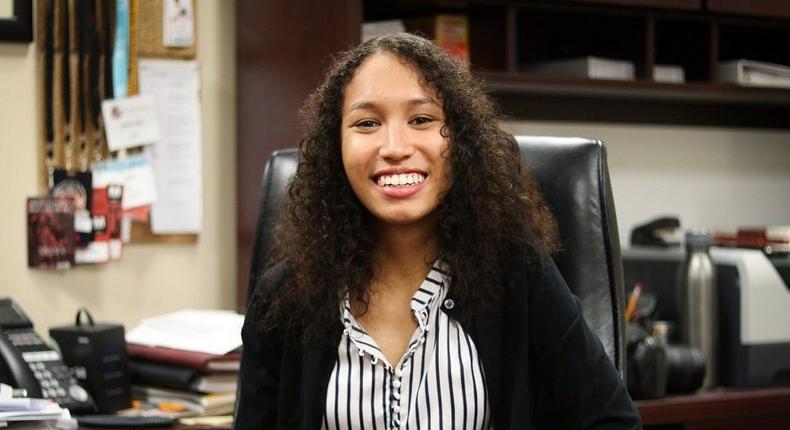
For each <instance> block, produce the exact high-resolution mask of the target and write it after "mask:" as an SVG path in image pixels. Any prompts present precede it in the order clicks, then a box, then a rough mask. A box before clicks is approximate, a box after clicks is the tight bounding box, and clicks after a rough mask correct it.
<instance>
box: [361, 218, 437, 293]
mask: <svg viewBox="0 0 790 430" xmlns="http://www.w3.org/2000/svg"><path fill="white" fill-rule="evenodd" d="M374 234H375V237H376V239H375V240H376V246H375V248H374V251H373V267H374V284H376V285H375V288H374V289H379V290H380V289H390V288H397V289H402V288H407V289H411V290H412V291H411V292H412V293H413V290H414V289H416V288H417V287H418V286H419V285H420V283H421V282H422V280H423V279H424V278H425V276H426V275H427V274H428V271H429V270H430V267H431V264H432V263H433V261H434V260H435V259H436V256H437V249H436V225H435V223H420V224H418V225H414V224H410V225H392V224H388V225H377V226H376V227H374Z"/></svg>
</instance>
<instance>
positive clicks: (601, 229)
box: [248, 136, 625, 375]
mask: <svg viewBox="0 0 790 430" xmlns="http://www.w3.org/2000/svg"><path fill="white" fill-rule="evenodd" d="M516 139H517V141H518V144H519V148H520V149H521V160H522V162H523V163H524V164H525V165H526V166H527V167H529V168H530V169H531V170H532V172H533V174H534V175H535V178H536V180H537V182H538V184H539V186H540V189H541V192H542V193H543V194H544V196H545V199H546V201H547V203H548V205H549V207H551V210H552V212H553V213H554V216H555V217H556V218H557V223H558V226H559V231H560V240H561V246H562V251H561V252H560V253H559V255H557V256H556V257H555V261H556V263H557V266H558V267H559V270H560V272H561V273H562V275H563V276H564V277H565V280H566V281H567V282H568V285H569V286H570V288H571V291H573V293H574V294H575V295H576V296H578V297H579V299H580V300H581V301H582V305H583V308H584V317H585V319H586V320H587V323H588V324H589V325H590V327H592V329H593V331H595V333H597V334H598V337H599V338H600V339H601V341H602V342H603V345H604V348H605V349H606V353H607V354H608V355H609V358H611V359H612V362H613V363H614V364H615V367H616V368H617V369H618V370H619V371H620V373H621V375H624V374H625V343H624V342H625V336H624V322H623V301H624V298H623V296H624V290H623V269H622V260H621V257H620V240H619V237H618V233H617V220H616V219H615V211H614V202H613V201H612V191H611V186H610V184H609V170H608V167H607V164H606V149H605V148H604V146H603V144H602V143H601V142H600V141H597V140H590V139H582V138H559V137H540V136H517V138H516ZM295 171H296V150H295V149H285V150H279V151H275V152H274V153H272V155H271V157H269V161H268V162H267V163H266V168H265V169H264V171H263V184H262V187H261V197H260V204H259V207H258V214H259V215H258V224H257V226H256V232H255V242H254V248H253V252H252V265H251V270H250V284H249V294H248V295H251V294H252V291H253V290H254V288H255V285H256V281H257V278H258V276H259V275H260V273H261V270H262V269H263V268H264V267H265V266H266V256H267V255H268V252H269V250H270V249H271V247H272V242H273V239H274V237H273V236H274V235H273V232H274V225H275V223H276V220H277V219H278V218H279V216H280V212H281V211H282V208H283V206H284V200H285V198H286V193H285V189H286V185H287V183H288V180H289V179H290V177H291V175H293V173H294V172H295Z"/></svg>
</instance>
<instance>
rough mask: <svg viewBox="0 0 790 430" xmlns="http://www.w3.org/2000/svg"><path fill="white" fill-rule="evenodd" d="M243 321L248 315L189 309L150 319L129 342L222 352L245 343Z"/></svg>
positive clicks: (214, 352) (132, 332)
mask: <svg viewBox="0 0 790 430" xmlns="http://www.w3.org/2000/svg"><path fill="white" fill-rule="evenodd" d="M243 324H244V315H240V314H237V313H236V312H233V311H224V310H194V309H185V310H182V311H177V312H173V313H169V314H164V315H159V316H156V317H153V318H146V319H145V320H143V321H142V323H140V325H138V326H137V327H135V328H134V329H132V330H130V331H128V332H127V333H126V341H127V342H130V343H137V344H141V345H149V346H162V347H167V348H174V349H184V350H187V351H197V352H206V353H209V354H220V355H222V354H227V353H228V352H231V351H233V350H234V349H236V348H238V347H240V346H241V327H242V325H243Z"/></svg>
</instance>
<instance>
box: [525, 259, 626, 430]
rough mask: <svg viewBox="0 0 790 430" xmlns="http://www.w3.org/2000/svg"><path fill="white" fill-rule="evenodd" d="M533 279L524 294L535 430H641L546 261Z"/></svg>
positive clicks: (573, 301)
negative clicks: (552, 429) (526, 305)
mask: <svg viewBox="0 0 790 430" xmlns="http://www.w3.org/2000/svg"><path fill="white" fill-rule="evenodd" d="M537 278H538V279H534V280H532V282H530V284H531V285H529V289H528V290H529V293H528V294H529V298H528V307H529V309H528V315H529V321H528V324H529V339H530V370H531V372H530V375H531V376H530V378H531V380H532V382H533V383H535V385H534V386H533V387H534V389H537V390H538V391H539V392H538V393H533V394H537V395H535V396H534V398H535V399H536V404H535V405H534V409H533V411H534V413H535V414H536V417H535V418H536V422H537V424H538V425H537V426H536V428H555V429H559V428H563V429H641V428H642V426H641V424H640V418H639V413H638V412H637V410H636V407H635V406H634V404H633V402H632V401H631V398H630V396H629V395H628V392H627V391H626V388H625V385H624V383H623V380H622V379H621V378H620V375H619V374H618V372H617V370H616V369H615V368H614V365H613V363H612V362H611V360H610V359H609V357H608V356H607V355H606V352H605V350H604V348H603V345H602V344H601V342H600V340H599V339H598V337H597V336H596V335H595V333H594V332H593V331H592V330H591V329H590V327H589V326H588V325H587V323H586V321H585V320H584V317H583V314H582V306H581V302H580V300H579V299H578V298H577V297H575V296H574V295H573V294H572V293H571V291H570V289H569V288H568V285H567V284H566V282H565V280H564V279H563V278H562V275H561V274H560V272H559V270H558V269H557V267H556V265H555V264H554V261H553V260H551V258H548V257H546V258H545V259H544V262H543V270H542V271H541V273H540V275H539V276H538V277H537ZM531 385H532V384H531Z"/></svg>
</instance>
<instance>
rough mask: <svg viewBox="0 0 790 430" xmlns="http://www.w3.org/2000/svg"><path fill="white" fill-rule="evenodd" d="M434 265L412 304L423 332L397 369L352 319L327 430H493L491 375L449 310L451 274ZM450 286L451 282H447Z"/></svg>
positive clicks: (330, 390) (332, 384) (346, 312)
mask: <svg viewBox="0 0 790 430" xmlns="http://www.w3.org/2000/svg"><path fill="white" fill-rule="evenodd" d="M442 267H443V266H441V265H440V264H435V265H434V267H433V268H432V269H431V271H430V273H429V274H428V277H427V278H426V279H425V280H424V281H423V283H422V284H421V285H420V287H419V288H418V289H417V291H416V292H415V293H414V296H413V297H412V299H411V305H410V306H411V311H412V314H413V315H414V317H415V319H416V321H417V323H418V327H417V329H416V330H415V331H414V333H413V334H412V336H411V339H410V341H409V345H408V347H407V349H406V353H405V354H404V355H403V357H401V359H400V360H399V361H398V362H397V363H395V364H391V363H389V362H388V361H387V358H386V357H385V356H384V353H383V352H382V351H381V349H380V348H379V347H378V345H377V344H376V341H375V340H373V338H371V337H370V336H369V335H368V334H367V333H366V332H365V330H364V329H363V328H362V326H361V325H360V324H359V323H358V322H357V321H356V319H355V318H354V316H353V315H352V314H351V308H350V305H349V301H348V298H346V300H345V302H344V303H343V306H342V309H341V318H342V321H343V324H344V326H345V330H344V331H343V336H342V337H341V339H340V344H339V345H338V357H337V362H336V363H335V367H334V369H333V370H332V374H331V377H330V379H329V384H328V386H327V396H326V410H325V413H324V422H323V426H322V428H323V429H326V430H340V429H370V430H386V429H435V430H444V429H452V430H456V429H475V430H477V429H489V428H490V418H491V417H490V411H489V407H488V396H487V392H486V383H485V375H484V374H483V368H482V364H481V363H480V361H479V360H478V357H477V349H476V348H475V345H474V342H472V339H471V338H470V337H469V336H468V335H467V334H466V333H464V330H463V329H462V328H461V325H460V324H459V323H458V322H456V321H454V320H452V319H451V318H450V317H449V316H448V315H447V314H446V313H445V312H444V311H443V310H442V306H444V307H445V308H448V309H452V307H453V305H454V303H453V302H452V300H450V299H448V300H445V296H446V295H447V283H446V282H445V276H446V272H445V271H444V270H442ZM448 280H449V278H448Z"/></svg>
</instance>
